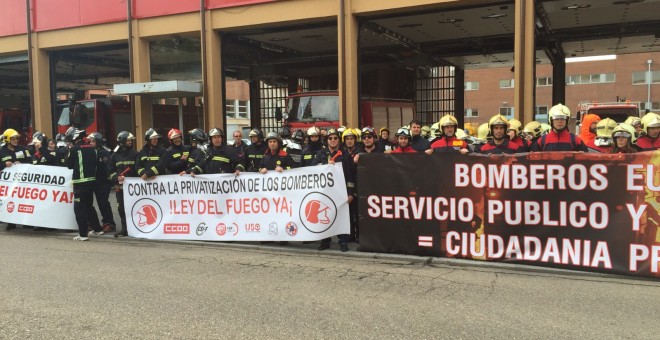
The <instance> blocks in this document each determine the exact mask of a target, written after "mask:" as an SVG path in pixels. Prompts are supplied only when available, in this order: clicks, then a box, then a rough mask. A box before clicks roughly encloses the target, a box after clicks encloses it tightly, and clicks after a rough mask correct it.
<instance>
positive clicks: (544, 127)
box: [541, 123, 552, 135]
mask: <svg viewBox="0 0 660 340" xmlns="http://www.w3.org/2000/svg"><path fill="white" fill-rule="evenodd" d="M550 130H552V126H550V124H546V123H541V131H542V132H541V134H542V135H545V134H546V133H548V132H550Z"/></svg>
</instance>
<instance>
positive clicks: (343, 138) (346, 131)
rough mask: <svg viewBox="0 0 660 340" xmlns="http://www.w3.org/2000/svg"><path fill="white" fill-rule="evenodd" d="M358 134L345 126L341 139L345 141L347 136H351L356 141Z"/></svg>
mask: <svg viewBox="0 0 660 340" xmlns="http://www.w3.org/2000/svg"><path fill="white" fill-rule="evenodd" d="M337 132H339V131H337ZM358 135H359V134H356V133H355V130H353V129H350V128H345V129H344V132H342V133H341V141H342V142H345V141H346V137H347V136H353V137H354V138H355V140H356V141H357V138H358Z"/></svg>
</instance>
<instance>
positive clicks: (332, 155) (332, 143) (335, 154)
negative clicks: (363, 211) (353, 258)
mask: <svg viewBox="0 0 660 340" xmlns="http://www.w3.org/2000/svg"><path fill="white" fill-rule="evenodd" d="M340 138H341V136H340V134H339V132H338V131H337V130H336V129H330V130H328V147H327V148H323V149H321V151H319V152H318V153H317V154H316V157H314V161H312V165H319V164H336V163H341V166H342V170H343V171H344V178H345V180H346V191H347V194H348V204H351V202H352V201H353V199H354V197H353V193H354V192H355V184H354V183H355V182H354V180H353V178H352V177H351V171H350V169H349V165H350V163H353V160H352V159H351V158H350V157H347V155H346V154H345V153H343V152H342V151H341V150H339V139H340ZM337 238H339V248H340V249H341V251H342V252H345V251H348V241H349V238H350V235H346V234H343V235H337ZM331 241H332V239H331V238H330V237H328V238H325V239H323V241H321V245H320V246H319V248H318V249H319V250H326V249H329V248H330V242H331Z"/></svg>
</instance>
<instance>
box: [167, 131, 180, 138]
mask: <svg viewBox="0 0 660 340" xmlns="http://www.w3.org/2000/svg"><path fill="white" fill-rule="evenodd" d="M181 136H182V134H181V130H179V129H172V130H170V132H168V133H167V139H169V140H172V139H174V138H177V137H181Z"/></svg>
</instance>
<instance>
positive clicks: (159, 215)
mask: <svg viewBox="0 0 660 340" xmlns="http://www.w3.org/2000/svg"><path fill="white" fill-rule="evenodd" d="M131 218H132V220H133V225H135V227H136V228H137V230H138V231H139V232H141V233H144V234H148V233H150V232H152V231H154V230H156V229H157V228H158V227H159V226H160V223H161V222H162V221H163V209H161V207H160V205H158V203H156V201H154V200H152V199H150V198H142V199H140V200H138V201H137V202H135V204H133V208H132V209H131Z"/></svg>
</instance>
